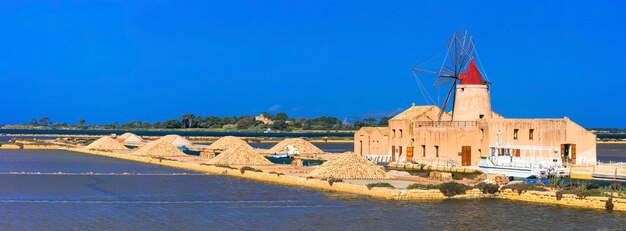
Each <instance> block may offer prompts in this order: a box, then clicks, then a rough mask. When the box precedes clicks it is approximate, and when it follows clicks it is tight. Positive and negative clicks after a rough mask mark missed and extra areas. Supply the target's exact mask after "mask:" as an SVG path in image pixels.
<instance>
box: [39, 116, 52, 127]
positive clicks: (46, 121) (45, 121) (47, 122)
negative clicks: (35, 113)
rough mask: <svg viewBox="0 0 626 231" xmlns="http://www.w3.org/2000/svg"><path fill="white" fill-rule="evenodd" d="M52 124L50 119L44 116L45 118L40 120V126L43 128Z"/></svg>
mask: <svg viewBox="0 0 626 231" xmlns="http://www.w3.org/2000/svg"><path fill="white" fill-rule="evenodd" d="M50 123H52V121H50V118H48V117H45V116H44V117H41V118H40V119H39V125H41V126H46V127H47V126H50Z"/></svg>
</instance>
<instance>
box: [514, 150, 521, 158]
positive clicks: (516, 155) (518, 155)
mask: <svg viewBox="0 0 626 231" xmlns="http://www.w3.org/2000/svg"><path fill="white" fill-rule="evenodd" d="M515 157H520V150H519V149H515Z"/></svg>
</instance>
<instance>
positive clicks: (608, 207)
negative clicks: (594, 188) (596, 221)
mask: <svg viewBox="0 0 626 231" xmlns="http://www.w3.org/2000/svg"><path fill="white" fill-rule="evenodd" d="M613 206H614V205H613V198H612V197H611V198H609V199H608V200H606V204H605V205H604V208H606V210H613Z"/></svg>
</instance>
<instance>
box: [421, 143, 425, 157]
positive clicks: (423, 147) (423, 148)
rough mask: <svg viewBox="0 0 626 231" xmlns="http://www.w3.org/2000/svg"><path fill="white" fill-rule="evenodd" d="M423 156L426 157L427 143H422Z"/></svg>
mask: <svg viewBox="0 0 626 231" xmlns="http://www.w3.org/2000/svg"><path fill="white" fill-rule="evenodd" d="M422 156H423V157H426V145H422Z"/></svg>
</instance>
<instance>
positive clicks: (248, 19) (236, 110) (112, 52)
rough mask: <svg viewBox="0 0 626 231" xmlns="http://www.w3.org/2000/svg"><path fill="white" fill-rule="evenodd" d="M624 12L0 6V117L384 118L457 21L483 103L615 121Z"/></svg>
mask: <svg viewBox="0 0 626 231" xmlns="http://www.w3.org/2000/svg"><path fill="white" fill-rule="evenodd" d="M625 12H626V2H625V1H562V2H559V1H555V2H543V1H515V2H513V1H509V2H496V3H494V2H491V1H391V2H389V1H291V0H285V1H63V2H56V1H55V2H46V1H36V2H28V1H13V2H8V3H7V2H5V3H3V4H2V5H1V6H0V35H2V40H1V41H2V42H0V80H1V84H0V100H1V101H0V102H1V103H0V105H1V106H0V108H2V113H0V124H2V123H26V122H28V120H29V119H30V118H32V117H37V118H39V117H41V116H49V117H50V118H51V119H52V120H53V121H66V122H69V123H76V122H77V121H78V120H79V119H80V118H84V119H86V120H87V122H88V123H111V122H114V121H120V122H121V121H129V120H142V121H144V120H146V121H151V122H154V121H157V120H165V119H171V118H178V117H179V116H180V115H181V114H183V113H194V114H196V115H218V116H226V115H253V114H257V113H259V112H262V111H272V112H277V111H284V112H286V113H288V114H289V115H290V116H291V117H316V116H321V115H332V116H336V117H339V118H344V117H345V116H366V115H372V114H374V115H378V114H381V113H382V114H384V113H385V112H393V111H396V110H398V109H400V108H407V107H408V106H410V105H411V103H412V102H415V103H416V104H418V105H419V104H426V101H425V100H424V99H423V97H422V96H421V94H420V92H419V90H418V87H417V84H416V81H415V79H414V78H413V75H412V73H411V71H410V69H411V67H412V66H415V65H417V64H423V63H425V61H427V60H430V61H431V62H426V63H431V64H432V63H439V62H440V58H442V57H443V55H444V54H445V49H446V38H448V37H449V36H450V35H451V33H453V32H455V31H458V30H460V29H466V30H468V31H469V32H470V33H471V34H472V35H473V36H474V39H475V41H476V45H477V49H478V54H479V55H480V59H481V61H482V64H483V66H484V68H485V70H486V72H487V74H488V76H489V79H490V80H491V81H492V83H493V84H492V86H491V90H492V91H491V96H492V104H493V109H494V110H495V111H496V112H498V113H500V114H502V115H503V116H505V117H510V118H533V117H538V118H559V117H564V116H568V117H570V118H572V119H573V120H574V121H576V122H578V123H579V124H581V125H582V126H585V127H620V128H624V127H626V119H624V116H625V115H626V93H624V92H625V90H624V88H625V87H626V80H625V79H626V74H624V71H623V68H624V67H626V58H624V56H625V55H626V45H625V43H626V13H625ZM426 66H427V65H426ZM435 66H436V65H435ZM422 80H423V82H424V83H425V84H426V85H428V89H429V90H430V93H431V95H432V96H433V97H437V90H436V89H435V88H431V87H430V86H432V83H433V82H434V79H432V78H431V77H430V76H422ZM443 91H444V90H442V91H440V93H439V95H440V96H441V97H443V96H442V94H443V93H442V92H443Z"/></svg>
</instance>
